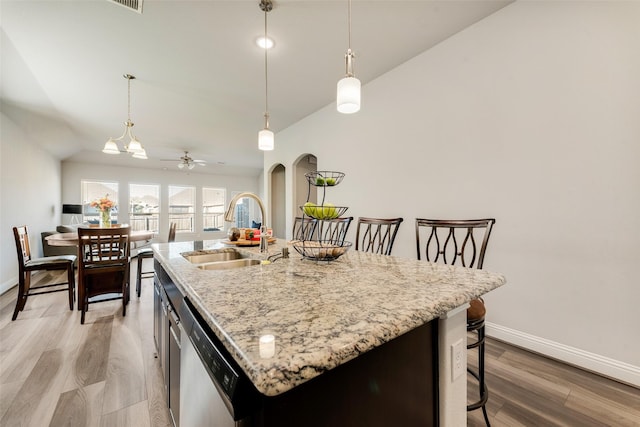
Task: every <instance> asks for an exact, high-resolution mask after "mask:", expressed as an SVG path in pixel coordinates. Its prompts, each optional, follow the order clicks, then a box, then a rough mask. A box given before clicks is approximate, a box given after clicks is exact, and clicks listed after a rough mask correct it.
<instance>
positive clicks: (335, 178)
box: [304, 171, 344, 187]
mask: <svg viewBox="0 0 640 427" xmlns="http://www.w3.org/2000/svg"><path fill="white" fill-rule="evenodd" d="M304 176H306V177H307V181H309V184H311V185H315V186H316V187H332V186H334V185H338V184H340V182H341V181H342V178H344V173H342V172H333V171H316V172H309V173H306V174H305V175H304Z"/></svg>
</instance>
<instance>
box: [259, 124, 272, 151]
mask: <svg viewBox="0 0 640 427" xmlns="http://www.w3.org/2000/svg"><path fill="white" fill-rule="evenodd" d="M273 142H274V137H273V132H271V131H270V130H269V129H267V128H265V129H262V130H261V131H260V132H258V148H259V149H261V150H262V151H271V150H273Z"/></svg>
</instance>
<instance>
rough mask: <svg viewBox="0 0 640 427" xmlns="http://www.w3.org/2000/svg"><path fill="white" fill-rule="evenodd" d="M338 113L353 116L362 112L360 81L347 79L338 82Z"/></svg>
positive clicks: (351, 78) (353, 78)
mask: <svg viewBox="0 0 640 427" xmlns="http://www.w3.org/2000/svg"><path fill="white" fill-rule="evenodd" d="M336 104H337V107H338V111H339V112H341V113H343V114H352V113H356V112H358V111H360V80H358V79H357V78H355V77H345V78H343V79H341V80H340V81H339V82H338V95H337V102H336Z"/></svg>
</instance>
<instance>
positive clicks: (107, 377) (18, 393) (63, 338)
mask: <svg viewBox="0 0 640 427" xmlns="http://www.w3.org/2000/svg"><path fill="white" fill-rule="evenodd" d="M151 261H152V260H147V262H149V264H148V267H149V269H151V268H152V263H151ZM146 267H147V263H146V262H145V268H146ZM132 271H135V264H134V265H132ZM36 277H37V280H41V281H45V280H47V281H49V280H51V275H50V273H46V272H45V273H42V274H41V275H38V276H36ZM152 283H153V281H152V279H146V280H145V281H144V282H143V288H142V296H141V298H140V299H138V298H137V297H136V296H135V281H134V282H133V287H134V289H132V296H131V301H130V302H129V305H128V306H127V315H126V316H125V317H122V304H121V302H120V301H110V302H104V303H100V304H95V305H91V306H90V307H89V311H88V312H87V314H86V320H85V324H84V325H81V324H80V312H78V311H77V310H74V311H73V312H72V311H70V310H69V304H68V299H67V294H66V293H65V292H59V293H53V294H47V295H39V296H33V297H29V299H28V301H27V304H26V307H25V310H24V311H22V312H20V313H19V314H18V318H17V319H16V320H15V321H14V322H12V321H11V315H12V314H13V309H14V306H15V300H16V293H17V290H16V289H15V288H14V289H11V290H10V291H8V292H6V293H5V294H3V295H2V296H0V426H2V427H9V426H37V427H42V426H73V427H81V426H108V427H111V426H114V427H116V426H117V427H127V426H131V427H146V426H149V427H150V426H153V427H165V426H166V427H169V426H170V421H169V413H168V410H167V406H166V404H165V393H164V389H163V387H164V386H163V381H162V373H161V371H160V365H159V363H158V359H157V358H156V357H155V356H156V354H155V346H154V343H153V286H152Z"/></svg>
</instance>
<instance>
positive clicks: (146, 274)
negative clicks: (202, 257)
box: [135, 222, 176, 298]
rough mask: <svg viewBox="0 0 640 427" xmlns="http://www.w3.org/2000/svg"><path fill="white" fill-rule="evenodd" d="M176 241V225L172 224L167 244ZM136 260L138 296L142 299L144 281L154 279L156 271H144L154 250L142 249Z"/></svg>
mask: <svg viewBox="0 0 640 427" xmlns="http://www.w3.org/2000/svg"><path fill="white" fill-rule="evenodd" d="M175 240H176V223H175V222H172V223H171V225H169V237H168V238H167V242H168V243H171V242H174V241H175ZM135 258H136V259H137V260H138V266H137V267H138V268H137V274H136V295H137V296H138V298H140V293H141V291H142V279H147V278H150V277H153V274H154V271H153V269H151V270H147V271H142V264H143V262H144V260H145V259H150V258H153V249H151V248H141V249H139V250H138V252H137V253H136V255H135Z"/></svg>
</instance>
